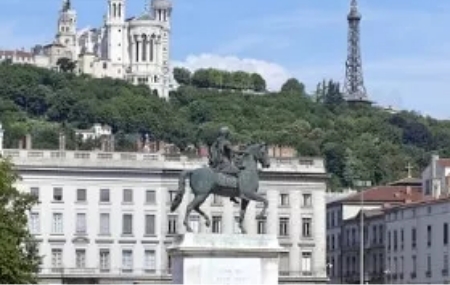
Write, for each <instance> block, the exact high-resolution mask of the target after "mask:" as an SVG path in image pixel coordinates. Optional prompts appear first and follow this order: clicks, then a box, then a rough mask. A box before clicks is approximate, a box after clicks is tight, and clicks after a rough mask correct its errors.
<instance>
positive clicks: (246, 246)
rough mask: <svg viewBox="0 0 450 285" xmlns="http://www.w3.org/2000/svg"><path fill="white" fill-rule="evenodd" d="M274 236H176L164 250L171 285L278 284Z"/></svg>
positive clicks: (277, 250)
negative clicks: (169, 264) (169, 268)
mask: <svg viewBox="0 0 450 285" xmlns="http://www.w3.org/2000/svg"><path fill="white" fill-rule="evenodd" d="M282 250H283V248H282V247H281V246H280V245H279V243H278V238H277V237H276V236H275V235H241V234H196V233H186V234H184V235H180V236H177V237H176V238H175V241H174V243H173V245H172V246H171V247H170V248H169V249H168V251H169V254H170V256H171V260H172V264H171V267H172V268H171V269H172V280H173V284H273V285H274V284H278V261H279V253H280V252H281V251H282Z"/></svg>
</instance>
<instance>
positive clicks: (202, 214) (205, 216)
mask: <svg viewBox="0 0 450 285" xmlns="http://www.w3.org/2000/svg"><path fill="white" fill-rule="evenodd" d="M194 210H195V211H197V213H199V214H200V215H201V216H202V217H203V218H204V219H205V226H206V227H208V228H209V226H211V220H210V219H209V217H208V215H207V214H205V212H203V211H202V210H201V209H200V205H198V206H197V207H195V208H194Z"/></svg>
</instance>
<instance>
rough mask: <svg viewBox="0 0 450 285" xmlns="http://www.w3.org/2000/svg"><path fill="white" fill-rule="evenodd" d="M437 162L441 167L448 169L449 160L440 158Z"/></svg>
mask: <svg viewBox="0 0 450 285" xmlns="http://www.w3.org/2000/svg"><path fill="white" fill-rule="evenodd" d="M437 162H438V164H439V165H440V166H441V167H450V158H441V159H438V161H437Z"/></svg>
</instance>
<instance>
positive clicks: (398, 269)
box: [387, 253, 449, 279]
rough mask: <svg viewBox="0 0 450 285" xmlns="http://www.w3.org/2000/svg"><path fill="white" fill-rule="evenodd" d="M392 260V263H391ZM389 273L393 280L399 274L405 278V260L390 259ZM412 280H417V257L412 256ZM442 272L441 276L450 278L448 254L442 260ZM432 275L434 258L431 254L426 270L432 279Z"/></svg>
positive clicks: (427, 275) (401, 258)
mask: <svg viewBox="0 0 450 285" xmlns="http://www.w3.org/2000/svg"><path fill="white" fill-rule="evenodd" d="M391 260H392V263H391ZM387 262H388V269H389V270H388V271H389V274H390V275H391V278H392V277H393V276H395V277H397V274H401V276H403V272H404V271H405V268H404V266H405V259H404V257H403V256H401V257H400V258H397V257H393V258H392V259H391V258H390V257H388V259H387ZM411 263H412V264H411V275H410V277H411V279H415V278H416V277H417V270H418V267H417V255H415V254H414V255H412V256H411ZM441 264H442V270H441V274H442V276H448V267H449V260H448V253H444V255H443V258H442V263H441ZM431 275H432V256H431V255H430V254H429V255H428V256H427V259H426V269H425V276H426V277H428V278H430V277H431Z"/></svg>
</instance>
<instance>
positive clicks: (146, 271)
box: [39, 267, 170, 278]
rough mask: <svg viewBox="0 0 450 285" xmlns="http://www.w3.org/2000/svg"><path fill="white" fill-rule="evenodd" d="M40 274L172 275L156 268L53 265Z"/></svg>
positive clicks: (77, 275)
mask: <svg viewBox="0 0 450 285" xmlns="http://www.w3.org/2000/svg"><path fill="white" fill-rule="evenodd" d="M39 273H40V275H50V276H61V277H64V276H66V277H80V278H81V277H95V276H99V277H101V276H105V275H108V276H109V275H110V276H117V275H120V276H128V275H130V276H134V275H138V276H142V275H146V276H155V277H161V276H162V277H166V278H169V277H170V270H169V269H165V270H156V269H152V268H131V269H129V268H110V267H101V268H100V267H52V268H41V269H40V272H39Z"/></svg>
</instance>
